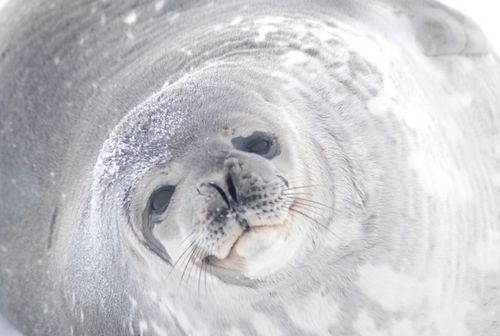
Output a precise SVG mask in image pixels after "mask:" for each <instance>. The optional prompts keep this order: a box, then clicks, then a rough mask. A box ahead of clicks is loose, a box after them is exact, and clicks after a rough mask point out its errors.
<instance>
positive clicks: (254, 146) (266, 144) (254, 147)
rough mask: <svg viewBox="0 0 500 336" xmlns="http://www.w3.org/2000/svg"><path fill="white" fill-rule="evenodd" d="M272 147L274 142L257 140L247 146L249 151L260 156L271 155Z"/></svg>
mask: <svg viewBox="0 0 500 336" xmlns="http://www.w3.org/2000/svg"><path fill="white" fill-rule="evenodd" d="M272 145H273V143H272V140H266V139H256V140H255V141H251V142H250V143H249V144H247V151H248V152H251V153H255V154H259V155H266V154H267V153H269V150H270V149H271V146H272Z"/></svg>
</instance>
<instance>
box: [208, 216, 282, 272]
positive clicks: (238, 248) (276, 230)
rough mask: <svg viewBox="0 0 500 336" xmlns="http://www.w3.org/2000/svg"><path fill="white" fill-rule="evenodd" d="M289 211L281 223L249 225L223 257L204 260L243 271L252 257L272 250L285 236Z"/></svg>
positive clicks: (214, 264) (223, 267) (212, 264)
mask: <svg viewBox="0 0 500 336" xmlns="http://www.w3.org/2000/svg"><path fill="white" fill-rule="evenodd" d="M289 218H290V213H288V214H287V215H286V217H285V219H284V220H283V221H282V222H281V223H273V224H261V225H253V226H252V225H250V226H249V227H248V228H247V229H246V230H244V231H243V232H242V233H241V234H240V235H239V236H238V237H237V238H236V239H235V240H234V242H233V244H232V246H231V248H230V249H229V252H228V253H227V255H226V256H225V257H224V258H217V257H211V258H208V259H207V260H206V261H205V262H208V263H209V264H210V265H211V266H213V267H216V268H222V269H226V270H232V271H239V272H243V271H244V270H245V266H246V265H247V264H248V262H249V261H250V260H252V259H255V258H259V257H261V256H262V255H265V254H266V252H268V251H269V250H272V248H273V247H274V245H275V242H276V241H277V240H280V238H281V239H282V238H283V237H285V236H287V234H288V233H287V232H288V230H287V229H288V227H289V224H290V223H289Z"/></svg>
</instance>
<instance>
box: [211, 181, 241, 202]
mask: <svg viewBox="0 0 500 336" xmlns="http://www.w3.org/2000/svg"><path fill="white" fill-rule="evenodd" d="M234 180H235V177H234V176H233V175H232V174H231V173H228V174H227V176H226V180H225V184H226V185H225V186H224V187H222V186H220V185H219V184H217V182H215V181H210V182H208V185H209V186H211V187H212V188H214V189H215V190H216V191H217V192H218V193H219V195H220V196H221V197H222V199H223V200H224V202H226V204H227V206H228V207H229V208H231V203H238V202H239V198H238V190H237V189H236V185H235V183H234ZM226 191H227V192H226ZM228 194H229V195H228Z"/></svg>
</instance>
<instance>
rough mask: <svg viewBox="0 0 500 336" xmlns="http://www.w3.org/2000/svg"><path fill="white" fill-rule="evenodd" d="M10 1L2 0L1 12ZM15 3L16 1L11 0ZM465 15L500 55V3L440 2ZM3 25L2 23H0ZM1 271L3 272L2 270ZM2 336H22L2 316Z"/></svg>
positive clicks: (486, 0) (474, 0)
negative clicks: (480, 30)
mask: <svg viewBox="0 0 500 336" xmlns="http://www.w3.org/2000/svg"><path fill="white" fill-rule="evenodd" d="M7 1H8V0H0V11H1V10H2V8H3V7H4V6H5V5H6V4H7ZM10 1H14V0H10ZM440 1H441V2H442V3H444V4H445V5H447V6H450V7H452V8H455V9H457V10H458V11H460V12H462V13H464V14H465V15H467V16H468V17H470V18H471V19H473V20H474V21H475V22H476V23H477V24H479V25H480V26H481V28H482V29H483V31H484V33H485V34H486V36H487V38H488V40H489V41H490V43H491V45H492V46H493V47H494V48H495V50H496V52H497V54H499V55H500V19H499V13H500V2H499V1H498V0H440ZM0 24H2V22H0ZM0 271H1V270H0ZM0 336H20V333H18V332H16V331H15V330H14V329H13V328H12V327H10V325H9V324H8V323H7V321H6V320H5V319H4V318H2V316H1V315H0Z"/></svg>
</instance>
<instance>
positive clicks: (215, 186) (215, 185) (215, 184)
mask: <svg viewBox="0 0 500 336" xmlns="http://www.w3.org/2000/svg"><path fill="white" fill-rule="evenodd" d="M208 184H209V185H210V186H211V187H213V188H214V189H215V190H217V192H218V193H219V195H220V196H221V197H222V199H223V200H224V202H226V204H227V206H228V207H231V205H230V204H229V199H228V198H227V195H226V193H225V192H224V190H223V189H222V188H221V187H219V186H218V185H217V183H215V182H209V183H208Z"/></svg>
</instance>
